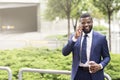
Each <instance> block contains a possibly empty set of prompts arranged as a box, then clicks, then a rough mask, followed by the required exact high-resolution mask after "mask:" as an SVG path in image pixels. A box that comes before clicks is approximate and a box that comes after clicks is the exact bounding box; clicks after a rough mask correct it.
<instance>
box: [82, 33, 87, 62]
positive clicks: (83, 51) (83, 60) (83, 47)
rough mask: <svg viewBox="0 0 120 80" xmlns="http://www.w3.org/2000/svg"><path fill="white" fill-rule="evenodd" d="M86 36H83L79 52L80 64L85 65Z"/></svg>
mask: <svg viewBox="0 0 120 80" xmlns="http://www.w3.org/2000/svg"><path fill="white" fill-rule="evenodd" d="M87 36H88V35H87V34H85V35H84V39H83V42H82V52H81V63H85V62H86V61H87V56H86V54H87V50H86V48H87V39H86V38H87Z"/></svg>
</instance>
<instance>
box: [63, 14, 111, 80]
mask: <svg viewBox="0 0 120 80" xmlns="http://www.w3.org/2000/svg"><path fill="white" fill-rule="evenodd" d="M92 28H93V19H92V17H91V15H90V14H89V13H84V14H82V15H81V17H80V25H79V27H78V29H77V30H76V32H75V34H73V35H72V36H71V37H70V39H69V40H68V43H67V45H65V46H64V47H63V49H62V53H63V55H64V56H67V55H69V54H70V53H71V52H72V56H73V57H72V58H73V61H72V73H71V80H104V71H103V69H104V68H105V66H106V65H107V64H108V63H109V61H110V54H109V50H108V45H107V40H106V37H105V36H104V35H102V34H100V33H98V32H96V31H93V29H92Z"/></svg>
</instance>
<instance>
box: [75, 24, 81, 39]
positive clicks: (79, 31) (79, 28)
mask: <svg viewBox="0 0 120 80" xmlns="http://www.w3.org/2000/svg"><path fill="white" fill-rule="evenodd" d="M81 35H82V27H81V26H78V27H77V29H76V32H75V36H74V37H75V39H78V37H79V36H81Z"/></svg>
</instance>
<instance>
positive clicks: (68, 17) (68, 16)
mask: <svg viewBox="0 0 120 80" xmlns="http://www.w3.org/2000/svg"><path fill="white" fill-rule="evenodd" d="M67 19H68V39H69V37H70V15H67Z"/></svg>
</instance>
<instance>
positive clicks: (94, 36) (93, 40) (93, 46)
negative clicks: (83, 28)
mask: <svg viewBox="0 0 120 80" xmlns="http://www.w3.org/2000/svg"><path fill="white" fill-rule="evenodd" d="M92 35H93V36H92V45H91V52H90V60H91V59H92V57H93V56H92V54H93V53H94V48H95V45H96V40H97V39H95V38H97V37H96V34H95V32H94V31H93V34H92Z"/></svg>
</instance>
